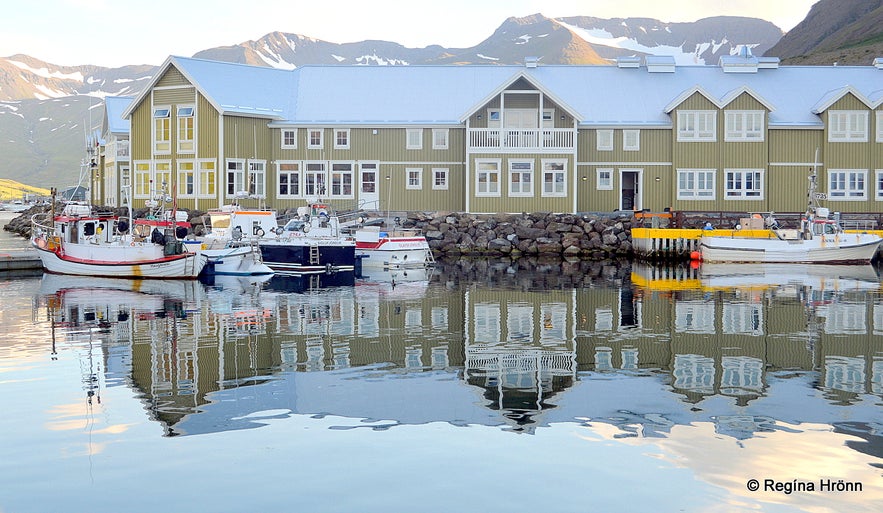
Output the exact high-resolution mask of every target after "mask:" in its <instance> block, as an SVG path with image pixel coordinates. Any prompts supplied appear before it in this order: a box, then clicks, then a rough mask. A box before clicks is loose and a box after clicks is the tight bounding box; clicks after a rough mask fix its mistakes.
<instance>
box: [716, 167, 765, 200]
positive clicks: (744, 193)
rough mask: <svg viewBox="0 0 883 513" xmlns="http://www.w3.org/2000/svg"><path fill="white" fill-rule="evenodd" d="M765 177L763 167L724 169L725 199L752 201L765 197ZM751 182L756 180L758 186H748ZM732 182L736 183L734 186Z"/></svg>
mask: <svg viewBox="0 0 883 513" xmlns="http://www.w3.org/2000/svg"><path fill="white" fill-rule="evenodd" d="M730 175H732V179H731V176H730ZM765 178H766V177H765V173H764V170H763V169H724V199H725V200H751V201H755V200H762V199H764V185H765V183H764V182H765ZM750 182H756V183H757V186H756V187H754V188H750V189H749V188H747V184H748V183H750ZM731 183H733V184H734V186H733V187H731ZM736 185H738V186H736Z"/></svg>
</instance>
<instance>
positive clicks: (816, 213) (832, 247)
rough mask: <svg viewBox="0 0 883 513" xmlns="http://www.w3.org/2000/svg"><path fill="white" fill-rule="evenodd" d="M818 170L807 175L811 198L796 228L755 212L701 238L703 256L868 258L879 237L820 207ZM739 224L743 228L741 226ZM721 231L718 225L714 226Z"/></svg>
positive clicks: (711, 259) (815, 259) (842, 261)
mask: <svg viewBox="0 0 883 513" xmlns="http://www.w3.org/2000/svg"><path fill="white" fill-rule="evenodd" d="M820 197H821V195H819V194H817V193H816V175H815V172H814V171H813V174H811V175H810V177H809V191H808V193H807V198H809V204H808V205H807V209H806V212H805V213H804V215H803V217H802V219H801V221H800V228H799V229H783V228H780V227H779V225H778V222H777V221H776V220H775V219H774V218H773V216H772V214H768V215H766V217H763V216H761V215H760V214H753V215H752V217H750V218H745V219H743V221H742V222H741V223H740V226H739V228H740V229H737V230H732V233H730V234H729V235H721V234H718V233H714V234H711V235H703V236H702V237H700V239H699V252H700V256H701V258H702V260H703V261H704V262H765V263H772V262H775V263H806V264H818V263H829V264H845V263H868V262H870V261H871V259H873V258H874V255H875V254H876V253H877V249H878V248H879V246H880V243H881V242H883V238H881V237H880V236H879V235H876V234H873V233H860V232H850V233H847V232H845V231H844V230H843V228H842V227H841V226H840V222H839V218H838V216H836V215H835V216H834V217H831V216H830V212H829V211H828V209H827V208H824V207H820V206H818V204H817V200H818V199H819V198H820ZM741 229H745V231H744V232H742V230H741ZM718 231H719V230H718Z"/></svg>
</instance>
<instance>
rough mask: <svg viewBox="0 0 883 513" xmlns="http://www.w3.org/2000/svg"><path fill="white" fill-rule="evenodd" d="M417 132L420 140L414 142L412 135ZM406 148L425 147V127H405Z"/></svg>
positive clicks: (417, 148) (419, 148) (420, 148)
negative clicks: (412, 141)
mask: <svg viewBox="0 0 883 513" xmlns="http://www.w3.org/2000/svg"><path fill="white" fill-rule="evenodd" d="M413 134H417V135H418V139H419V142H417V143H414V144H412V143H411V135H413ZM405 149H406V150H422V149H423V128H406V129H405Z"/></svg>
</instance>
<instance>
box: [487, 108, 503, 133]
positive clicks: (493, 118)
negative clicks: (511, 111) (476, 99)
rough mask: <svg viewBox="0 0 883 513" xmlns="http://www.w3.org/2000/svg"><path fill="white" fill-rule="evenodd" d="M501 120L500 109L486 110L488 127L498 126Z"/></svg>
mask: <svg viewBox="0 0 883 513" xmlns="http://www.w3.org/2000/svg"><path fill="white" fill-rule="evenodd" d="M502 121H503V113H502V111H500V109H488V110H487V126H488V128H500V126H502V125H501V123H502Z"/></svg>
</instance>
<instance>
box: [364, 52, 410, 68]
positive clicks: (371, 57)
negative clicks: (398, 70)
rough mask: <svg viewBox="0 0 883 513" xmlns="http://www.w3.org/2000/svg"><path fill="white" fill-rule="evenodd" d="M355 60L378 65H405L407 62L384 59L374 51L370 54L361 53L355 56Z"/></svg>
mask: <svg viewBox="0 0 883 513" xmlns="http://www.w3.org/2000/svg"><path fill="white" fill-rule="evenodd" d="M356 62H358V63H359V64H371V63H372V62H373V63H374V64H377V65H379V66H407V65H408V62H407V61H404V60H401V59H386V58H383V57H381V56H379V55H377V54H376V53H374V54H372V55H363V56H361V57H356Z"/></svg>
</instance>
